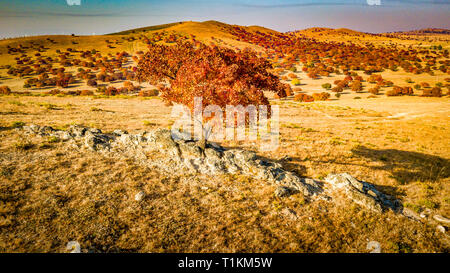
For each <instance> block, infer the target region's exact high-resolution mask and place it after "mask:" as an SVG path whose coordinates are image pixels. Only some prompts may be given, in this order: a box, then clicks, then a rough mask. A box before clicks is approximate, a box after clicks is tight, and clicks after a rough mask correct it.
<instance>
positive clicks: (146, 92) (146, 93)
mask: <svg viewBox="0 0 450 273" xmlns="http://www.w3.org/2000/svg"><path fill="white" fill-rule="evenodd" d="M138 95H139V96H140V97H156V96H158V95H159V91H158V89H151V90H141V91H140V92H139V94H138Z"/></svg>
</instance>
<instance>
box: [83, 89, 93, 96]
mask: <svg viewBox="0 0 450 273" xmlns="http://www.w3.org/2000/svg"><path fill="white" fill-rule="evenodd" d="M93 95H94V92H93V91H91V90H82V91H81V93H80V96H93Z"/></svg>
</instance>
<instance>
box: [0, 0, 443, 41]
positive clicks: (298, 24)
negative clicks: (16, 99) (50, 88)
mask: <svg viewBox="0 0 450 273" xmlns="http://www.w3.org/2000/svg"><path fill="white" fill-rule="evenodd" d="M76 1H77V0H0V26H1V28H0V37H2V38H4V37H16V36H25V35H39V34H71V33H76V34H81V35H83V34H93V33H96V34H104V33H110V32H117V31H120V30H126V29H130V28H136V27H143V26H150V25H155V24H165V23H171V22H178V21H189V20H192V21H206V20H218V21H222V22H225V23H230V24H239V25H260V26H265V27H269V28H272V29H276V30H279V31H288V30H296V29H304V28H308V27H315V26H317V27H332V28H341V27H346V28H351V29H355V30H359V31H366V32H387V31H397V30H411V29H419V28H428V27H436V28H450V0H428V1H427V0H381V5H380V6H370V5H368V3H367V0H329V1H327V0H219V1H207V0H166V1H154V0H133V1H131V0H81V5H79V6H78V5H72V6H70V5H68V4H67V2H76Z"/></svg>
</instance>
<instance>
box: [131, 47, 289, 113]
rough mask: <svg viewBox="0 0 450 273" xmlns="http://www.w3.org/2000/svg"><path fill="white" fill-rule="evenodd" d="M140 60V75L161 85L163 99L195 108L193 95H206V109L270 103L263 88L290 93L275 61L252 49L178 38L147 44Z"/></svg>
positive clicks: (140, 78)
mask: <svg viewBox="0 0 450 273" xmlns="http://www.w3.org/2000/svg"><path fill="white" fill-rule="evenodd" d="M148 47H149V51H148V52H147V53H146V54H145V55H144V56H143V58H142V59H141V60H140V62H139V64H138V68H137V73H136V78H137V79H138V80H139V81H140V82H142V81H148V82H150V83H151V84H154V85H157V84H158V83H168V86H164V87H162V88H161V90H160V91H161V96H162V98H163V99H164V100H166V101H169V102H174V103H180V104H183V105H186V106H187V107H189V108H190V109H191V110H193V109H194V97H202V98H203V107H206V106H208V105H217V106H219V107H221V108H222V109H225V107H226V105H242V106H244V107H245V106H247V105H255V106H258V105H267V106H269V105H270V103H269V101H268V99H267V98H266V97H265V96H264V93H263V90H270V91H273V92H276V93H277V95H278V96H279V97H286V85H285V84H283V83H281V82H280V80H279V79H278V77H277V76H276V75H274V74H272V73H270V72H268V70H269V69H272V65H271V64H270V62H268V61H267V60H265V59H263V58H260V57H258V55H257V54H256V53H255V52H253V51H250V50H248V49H244V50H242V51H233V50H231V49H228V48H222V47H217V46H207V45H204V44H201V43H196V44H193V43H190V42H177V44H175V45H173V46H167V45H159V44H149V46H148Z"/></svg>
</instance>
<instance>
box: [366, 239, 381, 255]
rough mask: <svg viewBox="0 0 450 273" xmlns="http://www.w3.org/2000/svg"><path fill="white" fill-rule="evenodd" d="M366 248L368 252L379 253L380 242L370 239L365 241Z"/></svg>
mask: <svg viewBox="0 0 450 273" xmlns="http://www.w3.org/2000/svg"><path fill="white" fill-rule="evenodd" d="M366 249H367V250H368V251H370V253H381V244H380V243H379V242H377V241H370V242H369V243H367V246H366Z"/></svg>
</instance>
